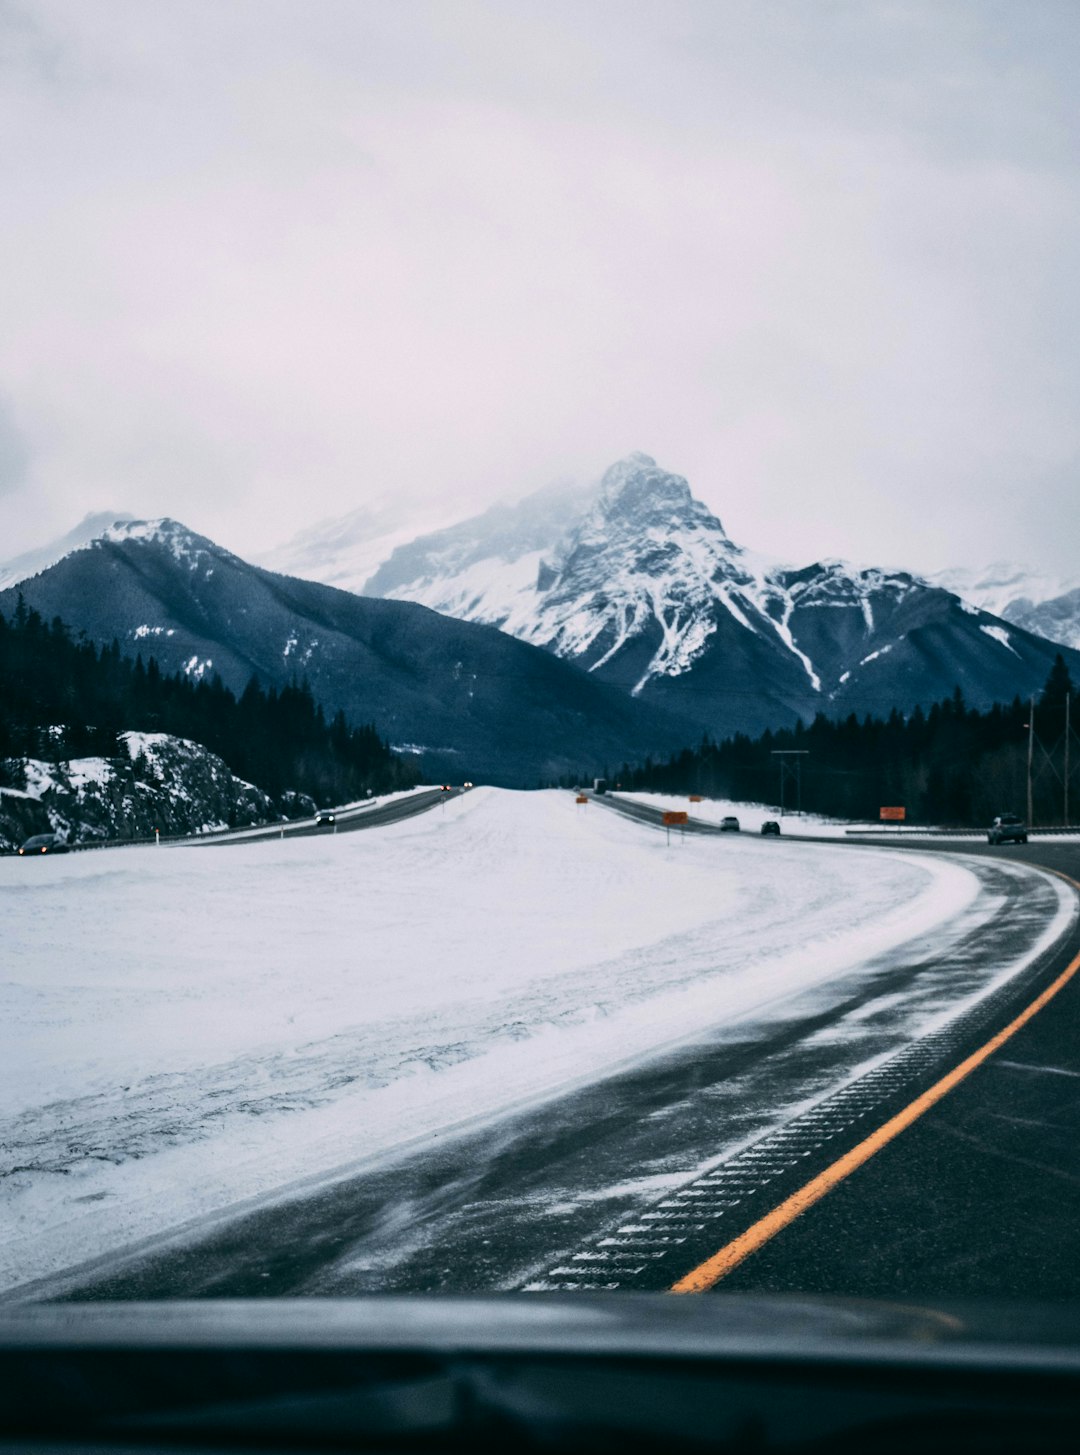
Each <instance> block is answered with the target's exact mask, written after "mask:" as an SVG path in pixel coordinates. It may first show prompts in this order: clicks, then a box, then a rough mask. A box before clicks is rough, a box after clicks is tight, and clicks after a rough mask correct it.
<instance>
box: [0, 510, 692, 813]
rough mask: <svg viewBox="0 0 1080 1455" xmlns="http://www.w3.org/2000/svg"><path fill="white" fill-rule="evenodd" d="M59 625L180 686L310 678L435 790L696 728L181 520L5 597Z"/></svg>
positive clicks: (107, 540) (550, 660)
mask: <svg viewBox="0 0 1080 1455" xmlns="http://www.w3.org/2000/svg"><path fill="white" fill-rule="evenodd" d="M19 591H21V592H22V594H23V595H24V597H25V599H26V601H27V603H28V604H29V605H30V606H33V607H35V608H36V609H37V610H38V611H39V612H41V613H42V615H43V616H45V617H46V618H47V619H50V618H52V617H53V616H60V617H62V618H63V619H64V620H65V621H67V622H68V623H69V624H70V625H71V626H72V627H73V628H74V629H75V630H81V631H84V632H85V633H86V634H87V636H89V637H91V638H92V639H94V640H95V641H98V642H104V643H108V642H111V641H112V639H113V638H114V637H116V638H118V639H119V641H120V643H121V646H122V648H123V649H124V650H125V651H127V652H134V651H142V652H143V654H144V655H145V656H150V655H153V656H154V657H156V658H157V660H158V662H159V664H160V665H161V667H162V668H163V670H165V671H167V672H173V671H183V672H186V673H188V674H189V675H191V676H194V677H199V676H203V675H206V674H212V673H214V672H219V673H220V674H221V677H222V679H223V680H224V681H225V683H226V684H227V685H228V686H230V687H232V688H233V689H234V690H237V691H239V690H242V688H243V687H244V685H245V684H246V682H247V680H248V679H249V678H250V676H251V675H252V674H253V673H254V674H256V675H257V676H258V677H259V678H260V680H261V681H262V682H263V683H264V684H266V685H271V684H276V685H278V686H283V685H285V684H287V683H288V682H289V681H291V680H292V679H293V678H297V679H299V678H303V677H306V678H307V679H308V681H309V682H310V684H311V687H312V690H313V691H314V693H315V695H316V697H317V698H318V699H319V700H320V701H321V702H322V703H323V704H324V706H325V707H326V708H327V709H328V710H330V711H333V710H336V709H337V708H339V707H340V708H342V709H344V711H345V713H346V714H347V715H348V716H349V717H350V718H351V719H352V720H353V721H354V722H367V721H373V722H374V723H375V724H376V726H377V727H378V729H379V731H380V732H381V733H382V734H384V735H385V736H387V737H389V739H390V740H391V742H392V743H393V744H394V745H395V746H397V747H398V748H399V749H401V750H402V751H404V752H409V753H416V754H418V755H419V756H420V757H421V759H422V766H423V768H424V771H425V774H426V775H427V776H430V777H433V778H436V779H437V778H441V777H447V778H453V779H455V780H458V781H460V780H461V779H463V778H471V779H474V780H477V781H487V782H492V783H498V784H501V785H504V786H509V787H532V786H535V785H536V783H537V782H538V781H541V780H545V779H549V778H551V777H554V776H556V775H557V774H560V773H562V772H565V771H568V770H570V769H572V768H576V767H579V766H580V767H583V768H588V767H589V766H590V765H593V766H594V767H595V768H596V771H601V769H602V768H603V766H604V764H605V763H611V764H615V763H618V762H621V761H622V760H623V759H624V758H638V757H641V756H643V755H644V754H646V753H653V754H655V753H657V752H662V751H666V750H668V749H670V748H672V747H675V746H678V745H681V744H682V743H684V742H685V741H687V739H688V737H689V736H692V735H693V728H692V727H690V726H689V725H688V724H687V723H686V722H685V721H679V720H677V719H674V718H672V717H670V716H668V715H667V714H665V713H664V712H663V711H660V710H658V709H655V708H653V707H651V706H649V705H647V704H644V703H639V702H636V701H634V700H633V699H632V698H629V697H627V696H626V694H625V693H623V692H621V691H620V690H619V689H618V688H616V687H614V686H611V685H607V684H605V683H603V682H600V681H597V680H595V679H594V678H592V677H590V676H589V675H587V674H586V673H585V672H582V671H581V670H580V669H579V668H578V667H576V666H574V665H572V664H571V663H568V662H565V661H562V660H560V659H559V658H557V657H555V656H553V655H552V654H551V653H548V652H545V651H542V650H540V649H539V648H537V647H533V646H530V645H529V644H527V643H525V642H522V641H518V640H516V639H515V638H513V637H509V636H507V635H505V634H504V633H502V632H499V631H497V630H495V629H494V628H491V627H484V626H478V625H475V624H473V623H471V622H466V621H459V620H455V619H451V618H448V617H444V616H440V615H439V614H437V613H436V612H433V611H430V610H428V609H426V608H425V607H422V606H418V605H415V604H413V603H411V602H400V601H381V600H371V599H368V598H364V597H358V596H354V595H352V594H351V593H349V592H345V591H338V590H335V589H334V588H332V587H327V586H322V585H318V584H316V583H314V582H309V581H299V580H296V579H293V578H290V577H287V576H278V575H275V574H273V573H272V572H269V571H263V570H260V569H258V568H257V567H254V566H250V565H248V564H247V563H246V562H244V561H242V560H240V559H239V558H238V557H237V556H234V555H232V554H231V553H230V552H228V551H225V550H223V549H222V548H221V547H219V546H217V545H215V544H214V543H213V542H211V541H209V540H207V539H205V538H204V537H201V536H197V535H195V534H193V533H192V532H190V531H188V530H186V529H185V527H183V526H181V525H179V524H177V523H176V522H175V521H157V522H149V523H148V522H134V523H126V524H123V525H117V526H115V527H114V528H112V529H111V530H109V531H108V532H106V534H105V535H104V536H103V537H102V538H101V539H99V540H97V541H95V542H93V543H92V544H91V545H90V546H88V547H87V548H85V549H82V550H78V551H75V552H74V553H72V554H71V555H69V556H67V557H65V558H64V559H63V560H62V561H60V562H58V563H57V564H56V565H54V566H52V567H50V569H48V570H46V571H43V572H42V573H41V574H40V575H37V576H34V577H32V578H31V579H29V580H26V581H24V582H22V584H21V586H20V587H19V588H17V589H15V588H12V589H9V590H8V591H5V592H0V611H3V613H4V614H5V615H10V614H11V613H12V612H13V611H14V609H15V605H16V600H17V595H18V592H19Z"/></svg>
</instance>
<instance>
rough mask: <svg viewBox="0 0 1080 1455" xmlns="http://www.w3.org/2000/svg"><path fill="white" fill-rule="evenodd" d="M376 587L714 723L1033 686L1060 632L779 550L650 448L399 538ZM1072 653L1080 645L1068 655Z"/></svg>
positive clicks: (891, 576) (994, 694)
mask: <svg viewBox="0 0 1080 1455" xmlns="http://www.w3.org/2000/svg"><path fill="white" fill-rule="evenodd" d="M365 590H366V591H367V592H368V593H370V594H372V595H379V596H385V597H392V598H395V599H398V600H412V601H420V602H423V603H424V604H425V605H427V606H430V607H432V608H433V609H434V610H436V611H439V612H442V613H445V614H447V615H451V616H457V617H461V618H463V619H465V620H469V621H480V622H486V623H490V624H492V625H494V626H499V627H501V628H502V629H503V630H504V631H507V632H510V633H512V634H513V635H515V636H517V637H520V638H521V639H522V640H524V641H528V642H531V643H533V644H535V645H537V646H542V647H545V648H547V649H548V650H549V651H552V652H554V653H555V654H556V655H558V656H561V657H564V658H567V659H568V660H570V661H574V662H577V663H578V664H579V665H581V666H583V667H585V668H586V669H587V670H588V671H589V672H591V673H593V674H594V675H596V676H599V677H601V678H602V679H603V680H606V681H610V682H612V683H614V684H617V685H618V686H620V687H622V688H623V689H624V690H626V691H628V692H629V693H631V694H632V695H634V696H642V697H645V698H646V699H648V700H651V701H655V702H658V703H662V704H663V705H664V706H665V707H667V708H669V709H672V710H674V711H677V712H679V713H680V714H682V715H684V716H687V717H690V718H692V719H693V720H695V721H696V722H699V723H701V724H702V725H704V726H708V727H711V728H713V729H714V730H716V731H721V732H724V731H730V730H732V729H742V730H754V729H759V728H764V727H766V726H776V725H779V724H782V723H787V722H790V721H791V718H792V716H793V715H796V714H798V715H800V716H803V717H805V716H807V715H808V714H809V715H812V714H813V713H814V712H816V711H819V710H821V711H826V712H828V713H830V714H831V715H833V714H836V713H838V712H847V711H856V712H860V713H862V712H867V711H878V712H888V710H889V709H890V708H891V707H892V706H898V707H901V708H903V707H911V706H913V705H914V704H915V703H916V702H917V701H922V702H929V701H931V700H933V699H935V698H939V697H943V696H946V695H948V694H949V693H950V692H951V691H952V689H953V687H954V686H955V685H956V684H957V683H959V684H960V685H961V686H962V687H963V689H964V691H965V693H966V694H967V696H968V698H969V700H971V701H972V702H973V703H980V704H988V703H989V702H991V701H994V700H999V699H1002V698H1004V699H1009V698H1011V697H1012V696H1013V695H1014V694H1015V693H1016V692H1021V693H1024V692H1029V691H1033V690H1035V689H1036V688H1038V687H1041V685H1042V683H1043V681H1044V680H1045V677H1046V674H1047V672H1048V671H1049V668H1050V665H1051V663H1052V661H1053V657H1054V649H1053V648H1052V647H1050V646H1049V645H1048V644H1047V642H1045V641H1044V640H1042V639H1040V638H1039V637H1038V636H1035V635H1033V634H1031V633H1030V632H1029V631H1025V630H1023V629H1019V630H1018V629H1016V628H1014V627H1010V626H1008V625H1007V624H1005V623H1003V622H1001V621H1000V620H998V619H997V618H996V617H995V616H993V615H992V614H991V613H989V612H984V611H981V610H979V609H977V608H974V607H972V606H970V605H968V604H966V603H964V602H963V601H961V600H960V599H959V598H958V596H957V595H956V594H955V593H952V592H949V591H947V590H945V589H943V588H941V587H939V586H935V585H933V584H932V583H930V582H927V581H925V580H923V579H921V578H919V577H917V576H914V575H911V574H909V573H906V572H902V571H885V570H880V569H876V568H862V567H857V566H853V565H850V564H848V563H846V562H843V561H838V560H825V561H819V562H816V563H815V564H813V565H811V566H807V567H804V568H801V569H795V568H791V567H786V566H781V565H779V564H777V563H776V562H773V561H770V560H768V559H766V558H763V557H761V556H758V555H755V554H754V553H752V552H750V551H747V550H745V549H744V548H743V547H741V546H739V545H737V544H736V543H735V542H733V541H732V540H731V539H730V538H729V537H728V536H727V534H726V532H725V531H724V528H723V526H722V524H721V522H720V521H719V520H718V519H717V518H716V516H714V515H713V514H712V513H711V512H710V511H709V510H708V509H707V507H706V506H704V505H703V504H702V503H701V502H700V501H698V500H695V499H694V497H693V495H692V493H691V490H690V487H689V485H688V483H687V481H686V480H685V479H683V478H682V477H681V476H679V475H673V474H671V473H669V472H667V471H665V470H663V469H662V468H661V467H659V466H658V465H657V463H656V461H655V460H653V459H652V458H651V457H650V456H648V455H644V454H632V455H629V456H627V457H626V458H625V459H623V460H620V461H618V462H617V463H616V464H614V465H613V466H612V467H611V468H610V469H609V470H608V471H607V473H606V474H605V475H604V477H603V480H602V481H601V482H600V484H599V486H598V487H595V488H594V489H592V490H580V489H579V490H576V491H573V492H567V491H564V492H562V493H555V494H552V493H551V492H541V493H540V494H539V495H537V496H532V497H530V498H529V499H527V500H526V501H524V502H522V503H521V504H520V505H518V506H514V507H500V508H499V509H498V510H495V511H488V512H486V513H485V514H484V515H481V516H478V517H476V518H475V519H473V520H470V521H465V522H463V523H462V524H460V525H457V526H454V527H452V528H450V529H449V530H445V531H440V532H436V533H433V534H430V535H427V536H423V537H421V538H420V539H418V540H416V541H414V542H412V543H411V544H409V545H407V546H400V547H398V549H397V550H395V551H394V552H393V554H392V555H391V556H390V558H389V560H388V561H386V563H385V564H384V565H382V566H381V567H380V568H379V570H378V571H376V572H375V574H374V575H373V576H372V578H371V579H370V580H369V581H368V582H367V584H366V587H365ZM1078 664H1080V659H1078Z"/></svg>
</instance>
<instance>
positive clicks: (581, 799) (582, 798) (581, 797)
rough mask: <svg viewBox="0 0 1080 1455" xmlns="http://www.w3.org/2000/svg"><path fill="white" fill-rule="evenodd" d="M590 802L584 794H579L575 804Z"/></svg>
mask: <svg viewBox="0 0 1080 1455" xmlns="http://www.w3.org/2000/svg"><path fill="white" fill-rule="evenodd" d="M588 801H589V800H588V799H587V798H586V797H585V795H584V793H579V794H578V796H577V797H576V798H575V799H574V802H575V803H588Z"/></svg>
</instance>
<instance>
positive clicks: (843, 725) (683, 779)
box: [566, 654, 1080, 826]
mask: <svg viewBox="0 0 1080 1455" xmlns="http://www.w3.org/2000/svg"><path fill="white" fill-rule="evenodd" d="M1034 705H1035V713H1034V719H1032V716H1031V705H1030V703H1029V702H1026V701H1021V699H1020V698H1014V700H1013V701H1012V702H1011V703H1009V704H1007V705H996V706H994V707H991V708H989V709H987V710H986V711H983V712H980V711H978V710H976V709H974V708H970V707H968V706H967V704H966V703H965V701H964V696H963V693H962V692H961V691H960V688H959V687H957V688H956V690H955V691H954V693H953V695H952V697H950V698H947V699H945V700H944V701H942V702H937V703H935V704H934V705H933V706H932V707H931V708H930V709H929V710H928V711H924V710H923V709H922V708H921V707H916V708H915V710H914V711H913V712H911V713H909V714H908V715H906V716H905V715H903V714H902V713H900V712H899V711H897V710H895V709H894V710H893V711H892V712H891V713H890V714H889V715H888V717H886V718H881V717H873V716H869V715H868V716H866V717H864V718H863V719H862V720H860V719H859V718H857V717H856V716H855V714H854V713H853V714H851V716H849V717H847V718H844V719H843V720H842V721H836V720H833V719H831V718H828V717H826V715H825V714H824V713H819V714H818V715H817V717H816V718H815V719H814V721H813V722H812V723H810V724H809V725H804V724H802V723H799V724H798V725H797V726H795V727H794V728H792V729H784V730H782V731H778V732H765V733H763V734H761V736H760V737H756V738H750V737H748V736H746V735H744V734H741V733H740V734H737V735H736V736H734V737H731V738H728V739H726V740H725V741H723V742H720V743H717V742H714V741H712V740H711V739H710V738H709V737H708V736H706V737H705V738H703V740H702V742H701V743H700V744H699V745H698V746H697V747H695V748H684V749H683V750H682V751H681V752H677V753H674V754H672V756H671V757H670V758H668V759H667V760H666V761H663V762H653V761H652V760H651V759H646V760H645V762H644V763H641V764H638V765H637V766H630V765H628V764H625V763H624V764H623V765H622V768H621V769H620V770H619V771H618V772H617V773H615V774H614V775H612V774H610V773H609V774H607V776H608V777H609V778H610V779H611V780H612V782H613V783H614V782H618V783H619V784H620V785H621V786H622V787H623V788H624V789H627V790H638V791H653V792H661V793H677V794H691V793H700V794H702V795H704V796H705V797H709V798H732V799H736V800H742V801H745V802H757V803H771V804H775V803H779V802H780V773H781V768H780V764H781V762H782V761H784V760H782V759H780V758H777V757H774V756H773V755H774V754H775V753H780V752H785V751H786V752H801V753H805V754H806V756H805V757H803V758H801V759H799V760H798V761H799V764H800V768H799V772H800V778H801V783H800V790H801V806H802V808H803V810H804V811H806V812H811V813H819V814H824V815H828V816H835V817H837V818H849V819H859V820H865V819H875V820H876V819H877V818H878V815H879V812H880V810H881V808H882V807H902V808H904V809H905V814H906V819H907V821H908V822H914V823H924V824H931V823H938V824H950V825H964V826H985V825H986V824H988V823H989V822H990V821H991V819H992V818H993V817H994V815H995V814H999V813H1016V814H1018V815H1020V816H1021V817H1024V816H1026V813H1027V784H1028V753H1029V736H1030V739H1031V741H1030V748H1031V757H1032V774H1031V777H1032V790H1033V793H1032V797H1033V814H1032V820H1033V822H1034V823H1035V824H1042V825H1044V826H1051V825H1055V824H1061V823H1063V822H1064V821H1065V819H1066V817H1068V819H1070V820H1071V821H1072V822H1074V823H1077V822H1080V801H1078V800H1080V692H1077V691H1076V690H1075V689H1074V687H1073V685H1072V682H1071V680H1070V677H1069V670H1068V667H1067V666H1066V664H1065V661H1064V659H1063V658H1062V657H1061V655H1060V654H1059V655H1058V657H1057V659H1056V661H1055V663H1054V666H1053V668H1052V669H1051V671H1050V675H1049V677H1048V678H1047V681H1046V685H1045V687H1044V688H1043V691H1042V692H1041V694H1039V695H1038V696H1037V698H1036V699H1035V704H1034ZM1032 721H1034V733H1033V734H1032V733H1031V730H1030V727H1029V724H1031V722H1032ZM1066 724H1068V732H1066ZM787 762H788V763H789V764H790V765H791V766H792V770H794V760H792V759H788V760H787ZM573 781H574V780H572V779H567V780H566V786H570V785H571V783H572V782H573ZM1067 783H1068V787H1069V794H1068V797H1067V796H1066V784H1067ZM795 795H796V786H795V782H794V776H793V771H792V776H789V778H788V781H787V783H786V785H785V791H784V796H785V800H786V807H787V808H788V809H792V808H794V807H795V806H796V802H795Z"/></svg>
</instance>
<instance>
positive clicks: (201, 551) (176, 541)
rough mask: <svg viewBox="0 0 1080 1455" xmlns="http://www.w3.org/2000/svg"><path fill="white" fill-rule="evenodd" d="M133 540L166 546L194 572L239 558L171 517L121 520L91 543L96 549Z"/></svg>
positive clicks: (179, 561)
mask: <svg viewBox="0 0 1080 1455" xmlns="http://www.w3.org/2000/svg"><path fill="white" fill-rule="evenodd" d="M129 541H137V542H141V543H143V544H147V545H157V546H162V547H163V548H164V549H165V550H166V551H168V553H169V555H170V556H172V558H173V560H174V561H175V562H176V563H177V564H178V565H183V566H187V567H188V569H189V570H192V571H194V570H196V569H197V568H198V567H200V566H202V565H203V564H204V563H205V562H206V561H208V560H210V559H219V560H230V561H236V560H237V559H238V557H236V556H234V555H233V554H232V552H231V551H227V550H225V548H224V547H223V546H219V545H215V543H214V542H213V541H211V540H208V539H207V538H206V536H201V535H198V534H197V533H196V532H195V531H193V530H191V529H190V528H189V527H188V526H186V525H183V524H182V523H181V522H180V521H178V520H173V519H172V518H171V517H170V516H167V515H164V516H159V517H158V519H156V520H119V521H117V522H116V523H115V524H113V525H111V526H109V528H108V529H107V530H105V531H103V532H102V533H101V535H100V536H98V537H97V539H96V540H95V541H91V543H90V544H91V546H92V547H93V546H95V545H98V544H108V545H124V544H126V543H127V542H129ZM211 569H212V568H211Z"/></svg>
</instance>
